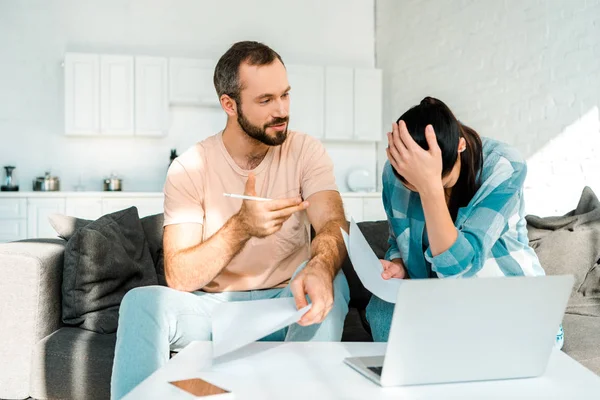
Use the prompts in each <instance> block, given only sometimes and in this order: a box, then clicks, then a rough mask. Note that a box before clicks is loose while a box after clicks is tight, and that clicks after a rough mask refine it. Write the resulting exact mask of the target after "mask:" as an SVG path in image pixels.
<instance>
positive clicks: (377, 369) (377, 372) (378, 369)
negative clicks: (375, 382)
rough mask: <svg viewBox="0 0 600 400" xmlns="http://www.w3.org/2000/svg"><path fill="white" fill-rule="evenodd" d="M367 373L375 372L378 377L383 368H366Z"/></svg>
mask: <svg viewBox="0 0 600 400" xmlns="http://www.w3.org/2000/svg"><path fill="white" fill-rule="evenodd" d="M367 368H368V369H369V371H371V372H375V373H376V374H377V375H378V376H381V371H383V367H367Z"/></svg>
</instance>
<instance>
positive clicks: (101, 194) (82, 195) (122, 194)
mask: <svg viewBox="0 0 600 400" xmlns="http://www.w3.org/2000/svg"><path fill="white" fill-rule="evenodd" d="M340 194H341V195H342V197H345V198H352V197H355V198H363V197H370V198H380V197H381V192H342V193H340ZM162 196H163V193H162V192H128V191H123V192H91V191H90V192H85V191H83V192H72V191H58V192H33V191H19V192H0V198H24V197H78V198H87V197H107V198H119V197H125V198H126V197H138V198H139V197H148V198H155V197H162Z"/></svg>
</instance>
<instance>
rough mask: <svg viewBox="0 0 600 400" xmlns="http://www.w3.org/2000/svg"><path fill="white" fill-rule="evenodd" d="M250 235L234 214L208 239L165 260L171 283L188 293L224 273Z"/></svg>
mask: <svg viewBox="0 0 600 400" xmlns="http://www.w3.org/2000/svg"><path fill="white" fill-rule="evenodd" d="M250 237H251V236H250V235H249V234H248V233H247V231H246V230H245V229H244V227H243V225H242V224H240V223H239V222H238V221H237V216H235V215H234V216H233V217H231V218H230V219H229V220H228V221H227V222H226V223H225V225H223V227H222V228H221V229H219V230H218V231H217V232H216V233H215V234H214V235H212V236H211V237H210V238H209V239H208V240H206V241H205V242H202V243H199V244H197V245H195V246H193V247H189V248H187V249H184V250H181V251H179V252H177V253H175V254H173V255H171V256H170V257H168V258H167V259H166V260H165V273H166V278H167V283H168V285H169V286H170V287H172V288H175V289H178V290H183V291H186V292H192V291H195V290H200V289H202V288H203V287H204V286H206V285H207V284H208V283H210V282H212V281H213V279H215V278H216V277H217V275H219V274H220V273H221V271H222V270H223V268H225V267H226V266H227V265H228V264H229V263H230V262H231V260H232V259H233V257H235V256H236V255H237V254H238V253H239V252H240V251H241V250H242V249H243V248H244V245H245V244H246V242H248V240H250ZM199 260H201V261H199Z"/></svg>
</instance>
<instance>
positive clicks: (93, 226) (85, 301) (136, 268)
mask: <svg viewBox="0 0 600 400" xmlns="http://www.w3.org/2000/svg"><path fill="white" fill-rule="evenodd" d="M66 236H68V235H66ZM156 284H157V277H156V271H155V269H154V263H153V261H152V257H151V255H150V250H149V248H148V242H147V240H146V235H145V233H144V230H143V228H142V223H141V221H140V219H139V216H138V211H137V208H135V207H131V208H128V209H125V210H121V211H117V212H115V213H112V214H107V215H104V216H102V217H100V218H99V219H98V220H96V221H93V222H90V223H88V224H87V225H85V226H83V227H80V228H79V229H77V230H76V231H75V232H74V233H73V235H72V236H71V237H70V239H69V241H68V243H67V246H66V248H65V261H64V271H63V282H62V295H63V299H62V319H63V322H64V323H65V324H67V325H74V326H78V327H80V328H83V329H87V330H90V331H94V332H98V333H113V332H115V331H116V330H117V322H118V317H119V305H120V304H121V300H122V299H123V296H125V294H126V293H127V292H128V291H129V290H131V289H133V288H136V287H140V286H148V285H156Z"/></svg>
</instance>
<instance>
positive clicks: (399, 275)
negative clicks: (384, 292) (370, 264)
mask: <svg viewBox="0 0 600 400" xmlns="http://www.w3.org/2000/svg"><path fill="white" fill-rule="evenodd" d="M379 261H380V262H381V266H382V267H383V272H382V273H381V277H382V278H383V279H385V280H388V279H391V278H396V279H404V278H407V274H406V267H405V266H404V262H402V260H400V259H397V260H394V261H388V260H379Z"/></svg>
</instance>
